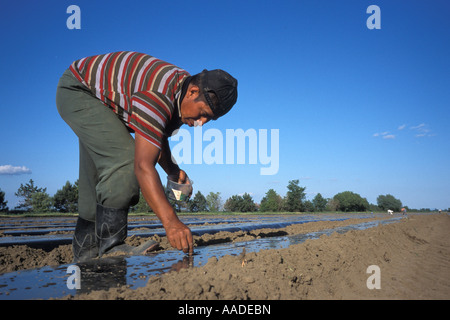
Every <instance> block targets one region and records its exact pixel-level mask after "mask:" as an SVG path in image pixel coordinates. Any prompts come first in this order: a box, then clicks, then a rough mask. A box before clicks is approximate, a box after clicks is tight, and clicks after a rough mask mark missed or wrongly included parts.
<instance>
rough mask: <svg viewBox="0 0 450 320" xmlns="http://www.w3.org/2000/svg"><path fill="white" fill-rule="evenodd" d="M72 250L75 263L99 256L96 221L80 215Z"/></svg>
mask: <svg viewBox="0 0 450 320" xmlns="http://www.w3.org/2000/svg"><path fill="white" fill-rule="evenodd" d="M72 251H73V260H74V262H75V263H77V262H84V261H86V260H89V259H92V258H95V257H97V255H98V244H97V237H96V236H95V222H91V221H88V220H85V219H83V218H80V217H78V220H77V224H76V226H75V232H74V236H73V240H72Z"/></svg>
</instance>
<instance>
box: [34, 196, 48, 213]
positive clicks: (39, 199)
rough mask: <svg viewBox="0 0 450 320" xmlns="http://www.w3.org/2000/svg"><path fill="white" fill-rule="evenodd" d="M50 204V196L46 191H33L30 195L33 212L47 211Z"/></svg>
mask: <svg viewBox="0 0 450 320" xmlns="http://www.w3.org/2000/svg"><path fill="white" fill-rule="evenodd" d="M51 206H52V197H50V196H49V195H48V193H47V192H34V193H33V194H32V195H31V207H32V210H33V212H49V211H50V208H51Z"/></svg>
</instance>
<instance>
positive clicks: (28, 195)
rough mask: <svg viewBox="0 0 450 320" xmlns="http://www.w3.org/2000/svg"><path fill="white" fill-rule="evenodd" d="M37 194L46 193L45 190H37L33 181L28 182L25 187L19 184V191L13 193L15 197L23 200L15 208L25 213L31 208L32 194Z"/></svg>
mask: <svg viewBox="0 0 450 320" xmlns="http://www.w3.org/2000/svg"><path fill="white" fill-rule="evenodd" d="M37 192H42V193H45V192H47V188H38V187H37V186H35V185H34V181H33V179H30V181H29V182H28V183H27V184H25V185H23V184H20V187H19V189H18V190H17V192H16V193H14V194H15V195H16V197H19V198H23V199H22V200H21V202H20V203H19V205H18V206H17V208H19V209H21V208H23V209H25V210H27V211H29V210H31V209H32V208H33V204H32V197H33V194H34V193H37Z"/></svg>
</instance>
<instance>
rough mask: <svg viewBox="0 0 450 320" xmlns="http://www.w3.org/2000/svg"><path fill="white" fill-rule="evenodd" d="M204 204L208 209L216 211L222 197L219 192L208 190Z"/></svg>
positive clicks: (220, 204) (218, 208)
mask: <svg viewBox="0 0 450 320" xmlns="http://www.w3.org/2000/svg"><path fill="white" fill-rule="evenodd" d="M206 206H207V207H208V211H211V212H218V211H219V210H220V207H221V206H222V198H221V197H220V192H212V191H211V192H210V193H209V194H208V195H207V196H206Z"/></svg>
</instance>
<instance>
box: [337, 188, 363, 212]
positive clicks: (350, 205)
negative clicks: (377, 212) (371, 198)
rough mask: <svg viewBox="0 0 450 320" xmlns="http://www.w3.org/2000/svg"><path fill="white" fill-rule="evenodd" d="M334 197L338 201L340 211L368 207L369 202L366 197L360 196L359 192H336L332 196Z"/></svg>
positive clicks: (361, 209) (359, 209)
mask: <svg viewBox="0 0 450 320" xmlns="http://www.w3.org/2000/svg"><path fill="white" fill-rule="evenodd" d="M334 199H335V200H337V201H339V207H338V210H340V211H344V212H350V211H366V210H367V209H368V208H369V202H368V201H367V199H366V198H362V197H361V196H360V195H359V194H357V193H354V192H351V191H344V192H341V193H338V194H336V195H335V196H334Z"/></svg>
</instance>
